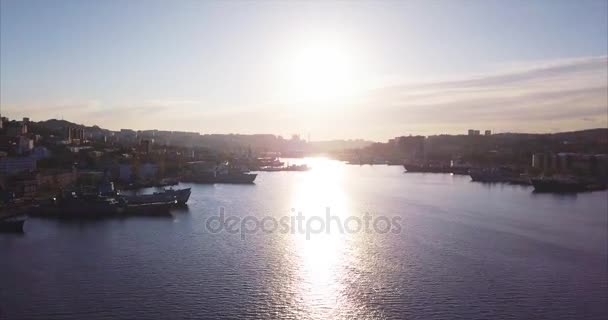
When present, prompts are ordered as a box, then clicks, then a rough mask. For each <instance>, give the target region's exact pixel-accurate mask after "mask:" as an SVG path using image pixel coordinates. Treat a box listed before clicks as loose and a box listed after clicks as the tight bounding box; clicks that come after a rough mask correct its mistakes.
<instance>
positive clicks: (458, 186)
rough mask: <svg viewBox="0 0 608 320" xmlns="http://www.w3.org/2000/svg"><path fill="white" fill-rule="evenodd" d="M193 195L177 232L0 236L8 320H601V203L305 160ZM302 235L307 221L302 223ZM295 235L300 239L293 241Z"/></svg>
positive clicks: (100, 229) (42, 226)
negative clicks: (223, 224)
mask: <svg viewBox="0 0 608 320" xmlns="http://www.w3.org/2000/svg"><path fill="white" fill-rule="evenodd" d="M308 161H309V163H312V166H313V170H311V171H309V172H269V173H260V174H259V176H258V178H257V180H256V184H255V185H188V186H192V188H193V193H192V196H191V200H190V202H189V206H188V208H187V209H181V210H176V211H175V212H173V213H172V216H171V217H133V218H127V219H109V220H100V221H57V220H45V219H38V218H32V219H30V220H29V221H28V222H27V224H26V234H25V235H23V236H16V235H7V234H0V308H1V312H2V313H1V316H0V319H115V318H120V319H197V318H219V317H226V318H233V319H235V318H238V319H246V318H287V319H340V318H356V319H378V318H395V319H403V318H406V319H414V318H417V319H446V318H450V319H488V318H500V319H541V318H545V319H573V318H580V319H583V318H585V319H594V318H596V319H602V318H606V316H607V315H608V303H607V302H608V293H607V292H608V285H607V283H608V280H607V279H608V276H607V259H608V257H607V231H606V230H607V225H608V222H607V210H608V208H607V206H608V204H607V193H606V192H594V193H585V194H578V195H573V196H557V195H551V194H534V193H532V192H531V189H530V188H527V187H519V186H507V185H484V184H479V183H473V182H470V179H469V178H468V177H465V176H451V175H444V174H404V173H403V172H402V168H400V167H388V166H373V167H372V166H346V165H343V164H341V163H339V162H334V161H327V160H323V159H308ZM220 207H221V208H224V210H225V215H226V216H237V217H241V218H243V217H245V216H252V217H256V218H258V219H261V218H262V217H275V218H276V219H279V218H280V217H281V216H288V215H290V214H294V213H292V211H291V209H292V208H294V209H295V212H302V214H303V215H304V216H306V217H308V219H310V217H311V216H318V217H325V208H326V207H329V208H330V212H331V215H332V216H335V217H337V219H340V221H342V222H343V221H344V220H345V219H346V217H349V216H355V217H359V218H361V219H362V218H363V217H364V216H365V214H366V213H369V214H371V216H372V217H374V218H377V217H380V216H384V217H389V218H395V217H399V218H400V219H401V220H400V224H401V230H400V233H398V234H395V233H391V232H389V233H379V232H370V233H366V232H363V231H361V232H351V233H348V232H346V231H345V232H344V233H339V232H338V231H339V230H337V229H333V230H330V232H329V233H326V232H323V233H322V234H309V238H310V239H309V240H307V239H306V238H307V237H306V234H302V233H298V232H294V233H291V232H280V230H275V231H274V232H270V233H264V232H261V231H260V232H258V233H255V234H245V235H244V237H243V238H244V239H242V237H241V235H240V234H231V233H227V232H222V233H217V234H214V233H211V232H210V231H209V230H207V229H206V223H205V222H206V221H207V219H208V218H210V217H212V216H218V210H219V208H220ZM307 221H308V220H307ZM296 231H297V230H296Z"/></svg>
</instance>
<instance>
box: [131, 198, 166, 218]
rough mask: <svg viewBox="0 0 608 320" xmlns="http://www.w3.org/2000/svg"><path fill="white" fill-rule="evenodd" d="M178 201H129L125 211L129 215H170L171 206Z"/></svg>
mask: <svg viewBox="0 0 608 320" xmlns="http://www.w3.org/2000/svg"><path fill="white" fill-rule="evenodd" d="M176 203H177V201H176V200H173V201H164V202H146V203H137V204H130V203H127V204H126V206H125V211H124V212H125V213H126V214H129V215H151V216H159V215H169V214H170V210H171V208H172V207H173V206H174V205H175V204H176Z"/></svg>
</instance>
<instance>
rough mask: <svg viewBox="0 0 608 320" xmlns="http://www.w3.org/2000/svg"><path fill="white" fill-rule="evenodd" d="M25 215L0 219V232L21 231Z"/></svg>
mask: <svg viewBox="0 0 608 320" xmlns="http://www.w3.org/2000/svg"><path fill="white" fill-rule="evenodd" d="M25 220H27V218H26V217H23V216H22V217H11V218H7V219H2V220H0V232H11V233H22V232H23V225H24V224H25Z"/></svg>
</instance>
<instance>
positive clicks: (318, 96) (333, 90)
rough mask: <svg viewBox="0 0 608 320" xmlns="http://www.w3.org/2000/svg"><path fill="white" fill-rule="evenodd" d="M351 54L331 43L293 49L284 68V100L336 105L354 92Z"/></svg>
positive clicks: (354, 75) (355, 86) (319, 43)
mask: <svg viewBox="0 0 608 320" xmlns="http://www.w3.org/2000/svg"><path fill="white" fill-rule="evenodd" d="M353 57H354V52H352V50H347V48H345V47H342V46H340V45H339V44H337V43H334V42H329V41H325V42H321V41H319V42H315V43H311V44H309V45H307V46H304V47H301V48H299V49H298V50H294V52H293V53H292V54H290V58H289V60H288V62H287V65H286V68H285V69H286V70H285V71H286V72H287V83H286V85H287V93H288V98H289V99H290V100H292V101H294V102H306V103H322V104H326V103H336V102H340V101H341V100H343V99H345V98H347V97H349V96H352V95H353V94H355V93H356V91H357V89H358V88H357V77H356V72H355V70H356V68H357V65H356V63H355V61H354V58H353Z"/></svg>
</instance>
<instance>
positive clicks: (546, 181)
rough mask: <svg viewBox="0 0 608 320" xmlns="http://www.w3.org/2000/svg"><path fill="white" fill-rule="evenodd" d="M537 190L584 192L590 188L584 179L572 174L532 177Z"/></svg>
mask: <svg viewBox="0 0 608 320" xmlns="http://www.w3.org/2000/svg"><path fill="white" fill-rule="evenodd" d="M530 181H531V182H532V185H533V186H534V191H535V192H582V191H588V190H590V189H589V188H588V184H587V183H586V182H584V181H583V180H582V179H578V178H576V177H570V176H553V177H538V178H532V179H530Z"/></svg>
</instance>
